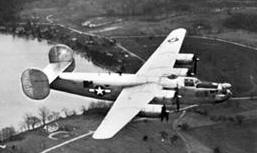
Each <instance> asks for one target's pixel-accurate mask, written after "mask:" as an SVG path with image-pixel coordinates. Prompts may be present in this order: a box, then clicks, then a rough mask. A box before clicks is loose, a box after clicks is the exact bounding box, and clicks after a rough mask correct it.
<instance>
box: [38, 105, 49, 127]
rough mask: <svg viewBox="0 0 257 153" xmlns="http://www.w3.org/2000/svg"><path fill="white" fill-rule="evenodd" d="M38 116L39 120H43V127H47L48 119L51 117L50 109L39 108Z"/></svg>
mask: <svg viewBox="0 0 257 153" xmlns="http://www.w3.org/2000/svg"><path fill="white" fill-rule="evenodd" d="M38 115H39V118H40V120H41V122H42V124H43V126H45V125H46V121H47V119H48V117H49V115H50V111H49V109H48V108H46V107H41V108H39V113H38Z"/></svg>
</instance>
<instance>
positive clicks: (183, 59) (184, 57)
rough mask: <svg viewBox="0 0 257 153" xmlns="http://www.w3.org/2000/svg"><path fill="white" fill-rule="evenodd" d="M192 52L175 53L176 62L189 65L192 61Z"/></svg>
mask: <svg viewBox="0 0 257 153" xmlns="http://www.w3.org/2000/svg"><path fill="white" fill-rule="evenodd" d="M194 58H195V57H194V54H178V55H176V64H178V65H189V64H192V63H193V61H194Z"/></svg>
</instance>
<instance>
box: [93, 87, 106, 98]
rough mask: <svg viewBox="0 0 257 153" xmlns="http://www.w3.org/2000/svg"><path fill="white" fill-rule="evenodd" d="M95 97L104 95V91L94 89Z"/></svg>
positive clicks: (99, 88)
mask: <svg viewBox="0 0 257 153" xmlns="http://www.w3.org/2000/svg"><path fill="white" fill-rule="evenodd" d="M95 91H96V94H97V95H101V96H103V95H104V90H103V89H102V88H101V87H100V86H99V87H98V88H97V89H95Z"/></svg>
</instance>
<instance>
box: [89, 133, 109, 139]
mask: <svg viewBox="0 0 257 153" xmlns="http://www.w3.org/2000/svg"><path fill="white" fill-rule="evenodd" d="M92 137H93V139H96V140H105V139H111V138H112V137H113V136H111V135H102V134H98V133H94V134H93V136H92Z"/></svg>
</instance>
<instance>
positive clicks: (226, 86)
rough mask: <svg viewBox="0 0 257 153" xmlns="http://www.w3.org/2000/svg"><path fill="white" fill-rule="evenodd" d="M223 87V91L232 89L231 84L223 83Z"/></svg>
mask: <svg viewBox="0 0 257 153" xmlns="http://www.w3.org/2000/svg"><path fill="white" fill-rule="evenodd" d="M221 86H222V88H223V89H230V88H231V87H232V85H231V84H230V83H222V84H221Z"/></svg>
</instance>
